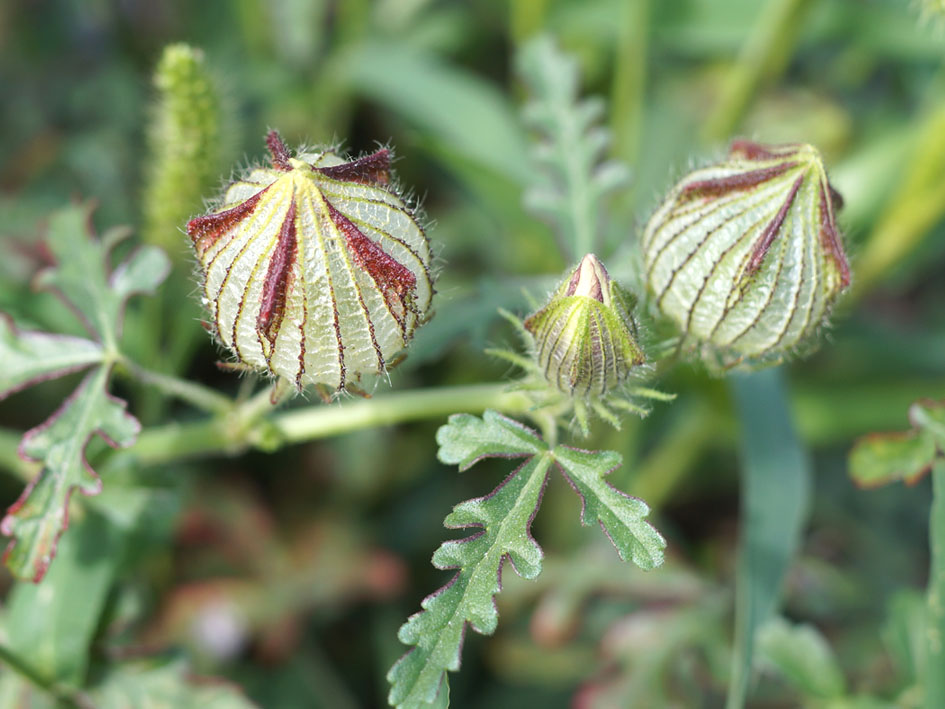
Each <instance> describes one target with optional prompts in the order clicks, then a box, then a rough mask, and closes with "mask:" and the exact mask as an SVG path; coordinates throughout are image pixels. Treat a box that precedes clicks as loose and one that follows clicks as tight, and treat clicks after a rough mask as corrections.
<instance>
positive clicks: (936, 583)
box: [925, 458, 945, 709]
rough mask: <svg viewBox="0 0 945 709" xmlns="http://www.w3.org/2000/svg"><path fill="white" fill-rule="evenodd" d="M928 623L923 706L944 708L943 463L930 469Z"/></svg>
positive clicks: (944, 485)
mask: <svg viewBox="0 0 945 709" xmlns="http://www.w3.org/2000/svg"><path fill="white" fill-rule="evenodd" d="M929 545H930V547H931V553H932V560H931V564H930V566H929V587H928V620H927V623H926V630H925V632H926V663H925V707H926V709H939V708H940V707H945V460H942V459H941V458H939V459H938V460H937V461H936V462H935V464H934V465H933V466H932V514H931V516H930V518H929Z"/></svg>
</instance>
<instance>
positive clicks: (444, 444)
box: [436, 411, 548, 470]
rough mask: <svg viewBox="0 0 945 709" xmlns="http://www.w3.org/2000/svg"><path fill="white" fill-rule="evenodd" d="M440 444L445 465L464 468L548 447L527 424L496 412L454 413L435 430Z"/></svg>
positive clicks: (519, 455) (535, 451) (543, 449)
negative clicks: (493, 458)
mask: <svg viewBox="0 0 945 709" xmlns="http://www.w3.org/2000/svg"><path fill="white" fill-rule="evenodd" d="M436 442H437V443H438V444H439V445H440V450H439V453H438V454H437V457H438V458H439V459H440V462H442V463H446V464H447V465H458V466H459V469H460V470H467V469H468V468H470V467H471V466H472V465H475V464H476V463H477V462H478V461H480V460H482V459H483V458H490V457H496V458H519V457H522V456H529V455H535V454H536V453H539V452H541V451H545V450H548V446H547V445H546V444H545V442H544V441H542V440H541V438H540V437H539V436H538V434H537V433H535V432H534V431H532V430H531V429H530V428H528V427H527V426H523V425H522V424H520V423H519V422H518V421H513V420H512V419H510V418H506V417H505V416H502V415H501V414H497V413H496V412H495V411H486V412H485V413H484V414H483V416H482V418H479V417H477V416H470V415H469V414H454V415H453V416H450V419H449V423H448V424H447V425H446V426H442V427H440V430H439V431H437V433H436Z"/></svg>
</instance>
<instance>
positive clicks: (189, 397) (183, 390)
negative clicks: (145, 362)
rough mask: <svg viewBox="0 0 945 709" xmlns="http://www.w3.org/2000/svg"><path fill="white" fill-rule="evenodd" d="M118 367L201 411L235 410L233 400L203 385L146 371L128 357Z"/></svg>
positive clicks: (122, 359) (227, 411)
mask: <svg viewBox="0 0 945 709" xmlns="http://www.w3.org/2000/svg"><path fill="white" fill-rule="evenodd" d="M117 366H118V371H119V372H120V373H124V374H128V375H130V376H132V377H134V378H135V379H137V380H139V381H140V382H142V383H143V384H147V385H149V386H152V387H154V388H155V389H157V390H158V391H160V392H162V393H164V394H166V395H167V396H172V397H174V398H176V399H180V400H181V401H186V402H187V403H188V404H192V405H193V406H194V407H196V408H198V409H200V410H201V411H206V412H208V413H215V414H226V413H229V412H230V411H231V410H232V409H233V401H232V399H230V398H229V397H227V396H224V395H223V394H220V393H219V392H218V391H216V390H214V389H211V388H210V387H205V386H203V385H202V384H197V383H196V382H191V381H188V380H186V379H180V378H179V377H174V376H171V375H169V374H162V373H160V372H155V371H153V370H150V369H145V368H144V367H142V366H140V365H138V364H136V363H135V362H132V361H131V360H130V359H128V358H127V357H121V358H120V359H119V360H118V364H117Z"/></svg>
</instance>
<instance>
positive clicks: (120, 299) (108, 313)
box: [0, 205, 169, 582]
mask: <svg viewBox="0 0 945 709" xmlns="http://www.w3.org/2000/svg"><path fill="white" fill-rule="evenodd" d="M90 213H91V210H90V208H89V207H88V206H80V205H76V206H71V207H67V208H65V209H62V210H60V211H59V212H56V213H55V214H54V215H53V216H52V218H51V219H50V224H49V234H48V240H47V243H48V246H49V250H50V252H51V253H52V255H53V257H54V258H55V260H56V265H55V266H53V267H51V268H48V269H46V270H45V271H43V272H42V273H40V274H39V276H38V278H37V283H38V284H39V285H40V286H41V287H44V288H48V289H51V290H54V291H56V292H57V293H58V294H59V295H60V296H61V297H62V298H63V300H65V301H66V303H67V304H68V305H69V306H71V307H72V308H73V309H74V310H75V312H76V314H77V315H78V316H79V317H80V319H81V320H82V322H83V323H84V324H85V326H86V328H87V329H88V331H89V333H90V335H92V337H93V338H94V340H87V339H84V338H79V337H71V336H63V335H53V334H48V333H43V332H33V331H19V330H17V329H16V328H15V327H13V325H12V324H11V323H9V322H8V321H7V320H6V319H4V318H0V354H3V355H6V356H5V357H4V371H3V373H2V374H0V397H2V396H3V395H5V394H8V393H10V392H11V391H15V390H17V389H21V388H23V387H25V386H28V385H29V384H31V383H34V382H36V381H39V380H42V379H48V378H51V377H56V376H60V375H62V374H64V373H66V372H70V371H75V370H78V369H82V368H84V367H86V366H89V365H94V364H98V365H99V366H98V367H96V368H94V369H93V370H92V371H91V372H89V374H87V375H86V377H85V379H84V380H83V381H82V383H81V384H80V385H79V387H78V388H77V389H76V390H75V392H73V393H72V394H71V395H70V396H69V398H68V399H66V401H65V402H64V403H63V405H62V406H61V407H60V408H59V409H58V410H57V411H56V412H55V413H54V414H53V415H52V416H50V418H49V419H47V420H46V421H45V422H44V423H42V424H40V425H39V426H36V427H35V428H33V429H31V430H30V431H28V432H27V433H26V434H25V435H24V436H23V440H22V443H21V445H20V455H21V456H22V457H23V458H25V459H26V460H30V461H35V462H39V463H42V468H41V470H40V472H39V474H38V475H37V477H36V478H35V479H34V480H33V481H32V482H31V483H30V484H29V485H27V487H26V489H25V490H24V491H23V494H22V495H21V496H20V498H19V499H18V500H17V501H16V502H15V503H14V504H13V505H12V506H11V507H10V509H9V510H8V511H7V514H6V516H5V517H4V518H3V519H2V521H0V532H2V533H3V534H4V535H7V536H10V537H13V539H12V540H11V541H10V543H9V545H8V546H7V549H6V552H5V553H4V561H5V562H6V563H7V565H8V566H9V567H10V570H11V571H13V573H14V574H15V575H17V576H19V577H21V578H25V579H30V580H32V581H34V582H38V581H40V580H41V579H42V578H43V575H44V574H45V573H46V570H47V568H48V567H49V564H50V562H51V561H52V558H53V557H54V556H55V553H56V544H57V542H58V540H59V537H60V535H62V533H63V532H64V531H65V529H66V527H67V526H68V523H69V512H68V506H69V499H70V496H71V494H72V492H73V490H76V489H78V490H79V491H81V492H82V493H83V494H86V495H95V494H97V493H98V492H99V491H100V490H101V486H102V483H101V480H100V479H99V477H98V475H97V474H96V473H95V471H94V470H93V469H92V467H91V466H90V465H89V463H88V461H87V460H86V457H85V450H86V446H87V445H88V443H89V441H90V440H91V438H92V437H93V436H96V435H98V436H100V437H101V438H102V439H103V440H105V442H106V443H108V444H109V445H111V446H113V447H116V448H117V447H125V446H129V445H131V444H132V443H133V442H134V440H135V437H136V436H137V434H138V430H139V428H140V426H139V424H138V422H137V420H136V419H135V418H134V417H133V416H131V415H130V414H129V413H128V412H127V411H126V410H125V403H124V402H123V401H121V400H119V399H116V398H114V397H112V396H111V395H110V394H108V391H107V385H108V377H109V374H110V372H111V368H112V365H113V362H114V358H115V357H116V356H117V352H116V347H117V341H118V338H119V336H120V332H121V319H122V310H123V309H124V305H125V301H126V300H127V299H128V297H129V296H131V295H135V294H137V293H145V292H150V291H153V290H154V288H156V287H157V285H158V284H160V282H161V281H162V280H163V279H164V277H165V276H166V274H167V272H168V268H169V264H168V261H167V258H166V257H165V256H164V254H163V252H161V251H160V250H159V249H156V248H143V249H138V250H137V251H135V252H134V253H133V254H132V255H131V256H130V257H129V258H128V259H127V260H126V261H124V262H123V263H121V264H119V265H118V266H117V267H115V268H114V269H110V268H109V265H108V262H109V253H110V251H111V250H112V248H113V247H114V246H115V244H117V243H118V242H119V241H121V240H122V239H123V238H125V237H126V236H127V234H128V232H127V231H125V230H112V231H111V232H108V233H106V234H105V235H104V236H103V237H102V239H96V238H95V237H93V236H91V234H89V233H88V224H89V221H90Z"/></svg>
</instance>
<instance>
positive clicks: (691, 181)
mask: <svg viewBox="0 0 945 709" xmlns="http://www.w3.org/2000/svg"><path fill="white" fill-rule="evenodd" d="M841 202H842V200H841V199H840V196H839V195H838V194H837V193H836V192H835V191H834V190H833V188H832V187H831V186H830V183H829V182H828V181H827V174H826V171H825V169H824V165H823V162H822V160H821V157H820V154H819V153H818V152H817V150H816V149H815V148H813V147H812V146H810V145H802V144H791V145H773V146H771V145H759V144H757V143H752V142H750V141H745V140H738V141H735V142H734V143H733V144H732V148H731V151H730V153H729V155H728V157H727V158H726V159H725V160H724V161H723V162H721V163H719V164H717V165H712V166H710V167H706V168H703V169H700V170H696V171H694V172H692V173H690V174H689V175H687V176H686V177H684V178H683V179H682V180H681V181H680V182H679V183H678V184H677V185H676V186H675V187H673V189H672V190H671V191H670V193H669V195H668V196H667V198H666V200H665V201H664V202H663V203H662V204H661V205H660V206H659V208H658V209H657V210H656V212H655V213H654V214H653V216H652V217H651V218H650V221H649V223H648V224H647V226H646V229H645V231H644V234H643V240H642V247H643V258H644V263H645V268H646V282H647V287H648V289H649V290H650V292H651V294H652V295H653V297H654V299H655V302H656V305H657V306H658V308H659V309H660V311H661V312H662V313H663V314H664V315H666V316H668V317H669V318H671V319H672V320H674V321H675V322H676V324H677V325H678V326H679V327H680V329H681V330H682V331H683V333H685V335H686V336H691V337H692V338H694V339H695V340H696V341H698V342H702V343H707V344H710V345H712V346H713V347H714V348H716V349H718V350H720V351H721V352H723V353H725V354H727V355H730V356H733V357H735V358H739V359H741V358H761V357H765V356H767V355H772V354H774V355H776V354H779V353H782V352H784V351H787V350H790V349H791V348H792V347H794V346H795V345H797V344H799V343H801V342H802V341H803V340H805V339H806V338H807V337H808V336H809V335H811V333H813V332H815V331H816V330H817V329H818V327H820V325H822V324H823V323H824V322H825V321H826V318H827V316H828V315H829V311H830V307H831V305H832V304H833V302H834V300H835V299H836V298H837V296H838V295H839V294H840V293H841V292H842V291H843V290H844V289H845V288H846V287H847V286H848V285H849V284H850V268H849V266H848V264H847V259H846V255H845V254H844V250H843V243H842V241H841V238H840V235H839V233H838V231H837V226H836V217H835V211H836V210H837V209H838V208H839V206H840V204H841Z"/></svg>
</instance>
